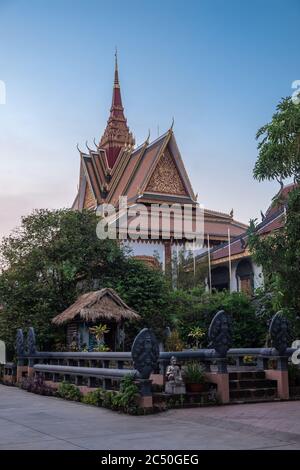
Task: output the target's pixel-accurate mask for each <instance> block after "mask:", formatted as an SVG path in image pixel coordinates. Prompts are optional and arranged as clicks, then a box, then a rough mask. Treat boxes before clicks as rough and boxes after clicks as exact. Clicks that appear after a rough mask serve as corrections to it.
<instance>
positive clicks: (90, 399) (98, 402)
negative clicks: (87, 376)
mask: <svg viewBox="0 0 300 470" xmlns="http://www.w3.org/2000/svg"><path fill="white" fill-rule="evenodd" d="M103 394H104V392H103V390H102V389H101V388H97V389H96V390H93V391H91V392H89V393H87V394H86V395H84V396H83V397H82V398H81V401H82V403H85V404H86V405H93V406H102V404H103Z"/></svg>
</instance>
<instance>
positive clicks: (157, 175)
mask: <svg viewBox="0 0 300 470" xmlns="http://www.w3.org/2000/svg"><path fill="white" fill-rule="evenodd" d="M146 192H155V193H164V194H176V195H178V196H187V191H186V189H185V187H184V185H183V182H182V179H181V177H180V174H179V172H178V169H177V167H176V165H175V163H174V160H173V158H172V156H171V155H170V152H169V150H168V149H166V150H165V151H164V153H163V154H162V155H161V157H160V158H159V160H158V163H157V165H156V167H155V169H154V171H153V173H152V176H151V177H150V180H149V183H148V185H147V187H146Z"/></svg>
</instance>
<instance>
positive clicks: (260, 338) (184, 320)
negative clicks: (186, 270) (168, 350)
mask: <svg viewBox="0 0 300 470" xmlns="http://www.w3.org/2000/svg"><path fill="white" fill-rule="evenodd" d="M255 307H256V306H255V304H254V303H253V302H252V300H251V299H250V298H248V297H247V296H246V295H245V294H243V293H240V292H233V293H229V292H227V291H222V292H213V293H212V294H209V293H207V292H203V290H202V289H191V290H190V291H182V290H177V291H174V292H172V294H171V300H170V306H169V308H170V309H171V311H172V316H173V323H174V325H175V327H176V330H177V331H178V332H179V334H180V337H181V339H182V340H183V341H184V342H185V343H191V337H189V334H190V332H191V329H193V328H195V327H198V328H201V329H203V330H204V332H205V335H204V336H203V338H201V346H202V347H203V348H206V347H208V344H209V340H208V328H209V325H210V323H211V320H212V318H213V317H214V315H215V314H216V313H217V312H218V311H219V310H225V312H226V313H228V314H230V315H231V317H232V320H233V322H232V326H233V347H235V348H240V347H259V346H264V344H265V338H266V333H267V329H268V319H269V316H268V317H267V318H265V317H264V316H261V315H257V313H256V308H255Z"/></svg>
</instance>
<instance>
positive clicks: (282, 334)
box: [269, 311, 291, 354]
mask: <svg viewBox="0 0 300 470" xmlns="http://www.w3.org/2000/svg"><path fill="white" fill-rule="evenodd" d="M269 335H270V338H271V342H272V346H273V348H275V349H277V351H278V352H279V354H284V353H285V351H286V349H287V347H288V345H289V343H290V339H291V335H290V325H289V322H288V320H287V319H286V318H285V317H284V316H283V314H282V312H281V311H279V312H277V313H276V314H275V315H274V317H273V318H272V321H271V324H270V328H269Z"/></svg>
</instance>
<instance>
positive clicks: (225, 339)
mask: <svg viewBox="0 0 300 470" xmlns="http://www.w3.org/2000/svg"><path fill="white" fill-rule="evenodd" d="M208 338H209V340H210V344H209V347H211V348H213V349H215V351H216V352H217V353H218V354H219V355H220V356H221V357H226V354H227V351H228V350H229V349H230V348H231V345H232V326H231V318H230V317H229V316H228V315H227V314H226V313H225V312H224V310H220V311H219V312H218V313H216V315H215V316H214V318H213V319H212V322H211V324H210V327H209V330H208Z"/></svg>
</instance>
